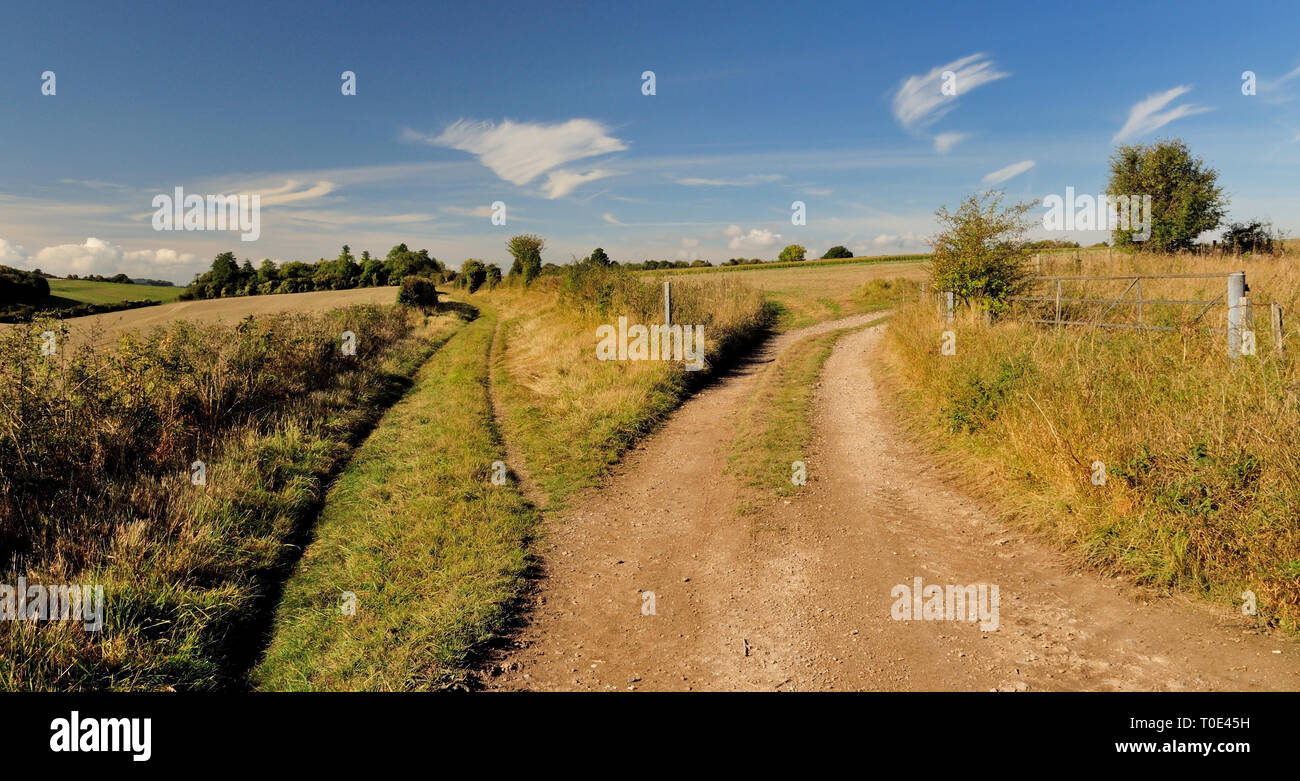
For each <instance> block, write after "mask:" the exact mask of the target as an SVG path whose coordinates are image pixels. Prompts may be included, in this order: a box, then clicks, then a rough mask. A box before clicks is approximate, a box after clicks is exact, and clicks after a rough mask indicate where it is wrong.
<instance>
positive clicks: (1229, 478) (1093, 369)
mask: <svg viewBox="0 0 1300 781" xmlns="http://www.w3.org/2000/svg"><path fill="white" fill-rule="evenodd" d="M1066 262H1067V263H1071V264H1072V263H1073V261H1072V259H1067V261H1066ZM1081 266H1082V268H1080V269H1079V272H1081V273H1084V274H1098V275H1102V274H1123V273H1133V272H1135V271H1141V272H1145V273H1184V272H1189V273H1213V272H1224V273H1226V272H1228V271H1235V270H1238V269H1242V268H1244V270H1245V271H1246V272H1247V280H1248V282H1249V284H1250V286H1251V288H1252V289H1251V292H1250V295H1251V298H1252V301H1253V303H1254V305H1255V311H1256V315H1257V325H1256V328H1257V331H1258V333H1259V354H1258V355H1257V356H1255V357H1243V358H1240V359H1238V360H1231V359H1229V358H1228V357H1227V355H1226V347H1225V336H1224V335H1223V334H1205V333H1203V332H1201V331H1199V330H1195V329H1190V328H1185V329H1183V330H1181V331H1177V332H1170V333H1159V334H1157V333H1149V332H1130V331H1114V330H1108V331H1104V330H1101V329H1091V328H1087V329H1085V328H1075V329H1068V328H1067V329H1060V330H1054V329H1050V328H1044V327H1039V326H1031V325H1024V324H1017V323H1009V322H1004V323H1000V324H998V325H996V326H994V327H991V328H989V327H984V326H981V325H978V324H975V323H974V322H973V320H972V319H971V318H966V317H960V318H958V319H957V320H956V322H955V323H954V325H953V326H951V328H952V330H954V331H955V332H956V334H957V354H956V355H955V356H943V355H941V354H940V332H941V331H943V330H945V329H946V328H948V326H945V325H944V324H943V322H942V320H941V318H940V317H939V316H938V313H937V311H936V310H935V309H934V308H931V307H928V306H921V305H913V306H910V307H907V308H906V309H904V310H902V311H901V312H900V313H899V314H898V315H897V316H896V317H895V318H894V322H893V324H892V326H891V328H890V329H889V332H888V338H887V345H888V351H887V358H886V360H887V362H888V364H889V367H890V369H892V371H889V372H885V374H888V375H892V377H893V378H894V382H895V383H896V384H897V388H896V390H898V391H899V392H900V393H899V396H900V397H901V399H902V401H901V402H900V407H901V409H902V410H904V411H905V413H906V414H907V416H908V417H909V418H910V420H911V421H912V422H914V423H915V424H917V425H918V426H919V428H920V429H922V430H923V431H925V432H926V433H927V435H928V437H929V438H930V441H932V442H933V443H934V444H935V445H936V447H939V448H942V449H944V450H946V451H948V452H949V453H950V454H952V455H953V456H954V457H955V458H956V459H957V460H958V461H960V462H961V463H963V464H965V465H966V466H967V467H969V469H970V470H971V474H973V475H978V476H979V478H980V480H981V486H980V487H981V488H982V489H984V490H985V491H986V492H987V493H988V494H989V496H990V497H997V498H998V499H999V501H1001V502H1002V504H1003V506H1004V507H1005V508H1006V509H1007V512H1008V514H1009V515H1010V516H1011V517H1013V518H1014V519H1016V520H1018V521H1019V522H1021V523H1024V524H1027V525H1029V526H1031V527H1033V528H1036V529H1038V530H1040V531H1042V532H1043V533H1045V534H1046V535H1047V536H1049V537H1050V538H1051V539H1053V540H1055V541H1056V542H1057V543H1059V544H1060V545H1062V546H1063V547H1064V548H1066V549H1068V550H1070V551H1072V552H1074V553H1075V554H1077V555H1078V557H1079V558H1080V559H1081V560H1082V561H1084V562H1087V563H1088V564H1090V565H1093V566H1096V567H1098V568H1101V569H1103V570H1105V571H1108V572H1114V573H1120V574H1123V575H1126V576H1128V577H1131V578H1133V579H1134V580H1136V581H1137V582H1139V583H1143V584H1148V585H1152V586H1157V587H1163V588H1177V589H1183V590H1187V591H1190V592H1193V593H1196V594H1200V595H1203V596H1205V597H1207V598H1210V599H1214V600H1218V601H1220V602H1226V603H1235V604H1240V602H1241V594H1242V593H1243V592H1244V591H1247V590H1249V591H1253V592H1254V593H1255V594H1256V595H1257V597H1258V599H1259V610H1260V618H1261V620H1262V621H1264V622H1267V623H1271V624H1277V625H1281V626H1284V627H1288V628H1291V629H1295V628H1297V626H1300V529H1298V528H1297V517H1296V508H1297V507H1300V439H1298V438H1297V437H1296V436H1295V432H1296V431H1300V404H1298V400H1297V393H1298V392H1300V366H1298V364H1297V351H1300V336H1297V334H1296V333H1295V330H1294V328H1293V329H1292V333H1291V334H1290V335H1289V336H1288V338H1287V348H1288V349H1287V352H1286V354H1285V355H1282V356H1278V355H1275V354H1274V353H1273V351H1272V349H1271V348H1272V345H1271V338H1270V337H1269V336H1268V333H1267V327H1266V326H1265V325H1262V324H1260V323H1259V319H1260V318H1259V314H1260V313H1261V312H1266V311H1267V308H1266V307H1267V304H1268V302H1269V301H1272V300H1276V301H1279V302H1281V303H1282V305H1283V306H1284V307H1285V308H1286V310H1287V311H1288V312H1294V311H1295V309H1296V306H1297V300H1298V299H1300V274H1298V273H1297V271H1296V264H1295V259H1294V258H1283V259H1277V260H1269V259H1260V260H1253V261H1252V260H1248V259H1246V260H1234V259H1231V258H1229V259H1194V258H1181V257H1180V258H1171V257H1141V256H1139V257H1137V258H1128V257H1120V256H1119V255H1118V253H1117V254H1116V255H1115V256H1114V257H1113V258H1112V259H1111V260H1110V261H1109V262H1107V261H1106V259H1105V257H1104V256H1103V255H1101V254H1100V253H1094V256H1093V257H1092V258H1087V259H1085V260H1084V262H1083V263H1082V264H1081ZM1052 270H1054V271H1056V272H1057V273H1060V272H1062V271H1065V272H1066V273H1076V272H1075V270H1074V269H1073V268H1069V269H1060V268H1056V269H1052ZM1223 284H1224V283H1223V281H1222V280H1215V281H1206V280H1178V281H1168V282H1164V283H1161V285H1162V287H1161V289H1160V290H1159V291H1149V290H1145V289H1144V294H1146V295H1147V296H1148V297H1150V296H1151V295H1152V294H1153V293H1158V294H1159V295H1161V296H1162V297H1169V298H1189V299H1190V298H1194V297H1206V298H1208V297H1210V296H1213V295H1214V294H1216V293H1217V292H1219V290H1218V289H1219V287H1221V286H1223ZM1117 293H1118V291H1116V294H1117ZM1171 317H1172V316H1171ZM1211 317H1212V318H1213V321H1212V322H1211V323H1210V325H1214V326H1216V327H1220V328H1222V327H1224V322H1223V320H1224V318H1225V313H1224V311H1223V309H1222V307H1220V308H1219V310H1218V311H1217V312H1215V313H1214V314H1213V315H1212V316H1211ZM1094 462H1102V463H1104V464H1105V467H1106V470H1107V477H1108V479H1107V481H1106V484H1105V485H1104V486H1097V485H1094V484H1093V483H1092V481H1091V476H1092V474H1093V471H1094V470H1093V463H1094Z"/></svg>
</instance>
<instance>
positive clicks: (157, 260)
mask: <svg viewBox="0 0 1300 781" xmlns="http://www.w3.org/2000/svg"><path fill="white" fill-rule="evenodd" d="M0 244H3V245H4V246H12V245H9V243H8V242H4V241H3V240H0ZM19 249H20V250H21V248H19ZM2 250H3V247H0V251H2ZM202 262H203V259H202V258H200V257H199V256H198V255H192V254H190V253H188V252H177V251H176V250H173V249H150V250H126V249H123V248H122V247H119V246H118V245H116V244H111V243H109V242H107V241H104V240H102V239H96V238H93V237H92V238H88V239H86V240H85V242H83V243H81V244H60V245H57V246H54V247H46V248H45V249H43V250H41V251H40V252H37V253H36V255H35V256H33V257H28V258H27V259H26V263H25V265H27V266H28V267H30V268H39V269H41V270H42V271H45V272H47V273H50V274H58V275H61V276H62V275H67V274H77V275H80V276H85V275H86V274H119V273H121V274H126V275H128V276H131V277H149V278H154V277H159V276H162V277H163V278H168V276H169V275H174V274H177V273H178V272H181V271H184V270H186V268H187V267H190V266H195V265H196V264H201V263H202Z"/></svg>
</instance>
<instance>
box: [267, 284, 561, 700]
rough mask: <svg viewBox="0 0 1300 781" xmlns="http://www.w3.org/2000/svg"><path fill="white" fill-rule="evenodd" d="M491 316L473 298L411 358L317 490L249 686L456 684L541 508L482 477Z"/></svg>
mask: <svg viewBox="0 0 1300 781" xmlns="http://www.w3.org/2000/svg"><path fill="white" fill-rule="evenodd" d="M496 323H497V318H496V315H495V312H493V311H492V310H491V309H488V308H487V307H484V308H483V309H482V314H481V316H480V317H479V318H478V319H476V320H474V321H473V322H471V323H469V324H468V325H466V326H465V327H464V328H463V329H462V330H461V331H460V332H459V333H457V334H456V335H455V336H454V337H452V339H451V340H450V341H448V342H447V344H446V345H445V346H444V347H443V348H442V349H441V350H440V351H439V352H438V353H437V354H435V355H434V356H433V358H432V359H430V360H429V361H428V363H426V364H425V366H424V367H423V368H421V370H420V372H419V374H418V375H417V379H416V386H415V389H414V390H413V391H412V392H411V394H409V395H408V396H407V398H405V399H404V400H403V401H401V402H400V403H398V404H397V405H396V406H394V407H393V408H392V409H391V410H390V411H389V414H388V415H387V416H386V417H385V418H384V419H383V421H381V423H380V425H379V426H378V427H377V428H376V430H375V431H374V432H373V433H372V435H371V437H370V438H369V439H368V440H367V441H366V442H365V444H364V445H362V447H361V448H360V450H359V451H358V453H357V455H356V457H355V458H354V459H353V461H352V462H351V464H350V465H349V466H348V468H347V469H346V470H345V471H344V473H343V475H342V476H341V477H340V479H339V480H338V482H337V483H336V484H335V485H334V487H333V489H332V490H331V491H330V494H329V497H328V499H327V501H326V506H325V509H324V511H323V513H322V515H321V518H320V521H319V523H318V524H317V527H316V540H315V541H314V542H313V543H312V544H311V546H309V547H308V549H307V551H306V553H305V554H304V556H303V559H302V561H301V563H300V566H299V568H298V571H297V572H296V573H295V574H294V575H293V577H292V578H291V579H290V581H289V583H288V586H287V588H286V590H285V597H284V599H283V601H282V602H281V604H280V607H279V609H278V612H277V616H276V631H275V634H274V637H273V639H272V642H271V646H270V648H269V650H268V652H267V656H266V659H265V660H264V662H263V663H262V665H261V666H260V668H259V669H258V670H257V672H256V674H255V679H256V682H257V683H258V684H259V685H260V686H261V687H262V688H266V689H276V690H382V691H408V690H427V689H437V688H445V687H449V686H457V685H461V684H464V683H466V681H467V675H468V673H467V672H466V671H467V668H468V666H469V665H470V663H471V656H472V654H473V653H474V652H475V650H477V649H478V648H479V647H480V646H481V645H482V644H483V643H484V642H486V641H487V640H488V639H489V638H491V637H492V636H493V635H494V634H495V633H497V632H499V631H501V629H502V628H503V627H504V624H505V622H506V620H507V618H508V615H509V608H510V603H511V602H512V601H513V600H515V599H516V598H517V597H518V596H519V595H520V593H521V589H522V587H523V577H524V574H525V572H526V570H527V568H528V566H529V562H528V557H527V553H526V548H527V543H528V540H529V538H530V537H531V536H532V535H533V533H534V531H535V529H536V526H537V523H538V521H539V519H540V514H539V513H538V512H537V510H536V509H535V508H533V507H532V506H530V505H529V504H528V503H527V501H526V500H525V499H524V497H523V496H522V494H521V493H520V492H519V490H518V489H517V488H516V487H515V486H514V485H513V484H507V485H503V486H497V485H493V484H492V482H491V476H492V463H493V462H494V461H497V460H503V459H504V453H503V448H502V442H501V439H500V437H499V435H498V433H497V429H496V425H495V423H494V421H493V418H492V408H491V404H490V401H489V398H488V387H487V382H488V362H487V359H488V351H489V347H490V345H491V342H492V339H493V335H494V330H495V327H496ZM345 592H352V593H354V594H355V595H356V611H355V615H344V614H343V611H342V610H341V607H340V604H341V599H342V597H343V594H344V593H345Z"/></svg>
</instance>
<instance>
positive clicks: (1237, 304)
mask: <svg viewBox="0 0 1300 781" xmlns="http://www.w3.org/2000/svg"><path fill="white" fill-rule="evenodd" d="M1245 295H1246V272H1244V271H1234V272H1233V273H1231V274H1229V275H1228V357H1229V358H1240V357H1241V330H1242V328H1241V324H1242V309H1243V308H1242V306H1241V299H1242V297H1243V296H1245Z"/></svg>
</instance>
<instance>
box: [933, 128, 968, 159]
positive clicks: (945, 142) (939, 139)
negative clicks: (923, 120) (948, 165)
mask: <svg viewBox="0 0 1300 781" xmlns="http://www.w3.org/2000/svg"><path fill="white" fill-rule="evenodd" d="M968 138H970V134H969V133H940V134H939V135H937V136H935V137H934V151H936V152H938V153H939V154H941V155H946V154H948V153H949V152H950V151H952V148H953V147H954V146H957V145H958V144H960V143H961V142H962V141H965V140H966V139H968Z"/></svg>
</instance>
